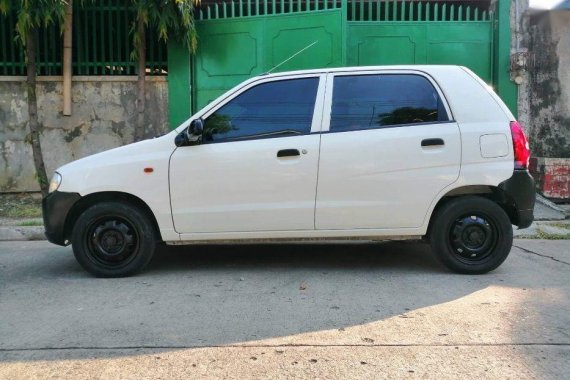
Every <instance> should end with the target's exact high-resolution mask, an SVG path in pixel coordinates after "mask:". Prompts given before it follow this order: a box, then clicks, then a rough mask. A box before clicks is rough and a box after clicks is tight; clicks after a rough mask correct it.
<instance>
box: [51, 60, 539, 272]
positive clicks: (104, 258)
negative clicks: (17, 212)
mask: <svg viewBox="0 0 570 380" xmlns="http://www.w3.org/2000/svg"><path fill="white" fill-rule="evenodd" d="M529 157H530V152H529V148H528V142H527V139H526V136H525V134H524V132H523V130H522V128H521V126H520V125H519V123H518V122H517V121H516V120H515V118H514V116H513V115H512V113H511V112H510V111H509V109H508V108H507V107H506V106H505V104H504V103H503V102H502V101H501V99H500V98H499V97H498V96H497V95H496V94H495V93H494V92H493V90H492V89H491V88H490V87H489V86H487V85H486V84H485V83H484V82H483V81H482V80H481V79H480V78H478V77H477V76H476V75H475V74H474V73H473V72H471V71H470V70H469V69H467V68H465V67H460V66H378V67H345V68H336V69H320V70H305V71H295V72H284V73H279V74H270V75H260V76H257V77H254V78H252V79H250V80H247V81H245V82H243V83H241V84H239V85H238V86H236V87H235V88H233V89H231V90H230V91H228V92H226V93H225V94H223V95H222V96H220V97H219V98H217V99H215V100H214V101H212V102H211V103H210V104H209V105H208V106H206V107H205V108H203V109H202V110H200V111H199V112H198V113H196V114H195V115H193V116H192V117H191V118H190V119H189V120H188V121H186V122H185V123H183V124H182V125H181V126H179V127H178V128H176V129H175V130H173V131H172V132H170V133H168V134H166V135H164V136H161V137H158V138H155V139H152V140H146V141H142V142H139V143H134V144H130V145H127V146H123V147H120V148H116V149H112V150H109V151H106V152H102V153H99V154H95V155H92V156H89V157H86V158H83V159H80V160H77V161H75V162H72V163H69V164H67V165H64V166H62V167H60V168H58V169H57V170H56V172H55V174H54V176H53V178H52V181H51V184H50V194H49V195H48V196H47V197H45V198H44V200H43V212H44V224H45V228H46V236H47V237H48V239H49V241H50V242H52V243H55V244H59V245H68V244H71V245H72V247H73V252H74V255H75V257H76V258H77V260H78V262H79V263H80V264H81V265H82V266H83V267H84V268H85V269H86V270H87V271H89V272H90V273H92V274H93V275H95V276H100V277H118V276H128V275H132V274H134V273H137V272H139V271H141V270H142V269H143V268H144V267H145V266H146V265H147V264H148V262H149V261H150V259H151V258H152V256H153V253H154V251H155V247H156V245H157V243H159V242H164V243H166V244H193V243H204V242H212V243H215V242H221V241H223V242H224V243H227V242H233V241H235V242H239V241H248V242H266V241H295V240H311V239H314V240H323V239H324V240H326V239H344V238H345V239H352V240H354V239H362V240H385V239H426V240H427V241H429V242H430V244H431V248H432V251H433V252H434V254H435V255H436V256H437V257H438V258H439V259H440V260H441V262H442V263H443V264H445V265H446V266H447V267H448V268H450V269H451V270H453V271H456V272H459V273H469V274H479V273H486V272H488V271H491V270H493V269H495V268H497V267H498V266H499V265H501V263H502V262H503V261H504V260H505V259H506V258H507V256H508V254H509V252H510V249H511V246H512V240H513V227H512V226H513V225H515V226H518V228H526V227H528V226H529V225H530V224H531V223H532V221H533V207H534V202H535V190H534V181H533V179H532V177H531V176H530V175H529V173H528V162H529Z"/></svg>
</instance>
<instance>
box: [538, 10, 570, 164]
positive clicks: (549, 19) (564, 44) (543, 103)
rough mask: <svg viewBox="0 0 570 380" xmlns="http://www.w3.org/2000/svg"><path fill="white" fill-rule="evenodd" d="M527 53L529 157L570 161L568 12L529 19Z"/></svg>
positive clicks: (569, 17) (569, 27)
mask: <svg viewBox="0 0 570 380" xmlns="http://www.w3.org/2000/svg"><path fill="white" fill-rule="evenodd" d="M529 50H530V52H531V57H532V58H533V59H532V61H533V62H531V66H530V70H529V74H530V75H529V83H530V91H529V109H530V115H529V119H530V120H529V124H528V131H529V135H530V136H529V137H530V144H531V151H532V154H533V156H535V157H550V158H570V10H555V11H550V12H542V13H538V14H535V15H533V16H531V18H530V42H529Z"/></svg>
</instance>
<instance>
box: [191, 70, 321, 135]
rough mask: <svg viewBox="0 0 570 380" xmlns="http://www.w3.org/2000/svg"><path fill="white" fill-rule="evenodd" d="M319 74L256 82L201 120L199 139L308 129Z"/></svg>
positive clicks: (308, 130) (307, 130)
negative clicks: (255, 84)
mask: <svg viewBox="0 0 570 380" xmlns="http://www.w3.org/2000/svg"><path fill="white" fill-rule="evenodd" d="M318 85H319V78H302V79H289V80H282V81H275V82H267V83H262V84H259V85H257V86H255V87H253V88H250V89H249V90H247V91H245V92H244V93H242V94H240V95H238V96H237V97H235V98H234V99H232V100H230V101H229V102H228V103H226V104H225V105H223V106H222V107H221V108H219V109H218V110H217V111H216V112H214V113H213V114H212V115H210V116H209V117H208V118H207V119H206V120H205V121H204V132H203V134H202V141H203V142H206V143H208V142H222V141H239V140H245V139H248V138H264V137H265V138H269V137H281V136H294V135H303V134H308V133H310V132H311V123H312V120H313V110H314V107H315V99H316V96H317V88H318Z"/></svg>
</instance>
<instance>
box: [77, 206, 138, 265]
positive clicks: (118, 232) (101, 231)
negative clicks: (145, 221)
mask: <svg viewBox="0 0 570 380" xmlns="http://www.w3.org/2000/svg"><path fill="white" fill-rule="evenodd" d="M86 237H87V248H88V249H87V252H88V255H89V258H90V259H91V260H92V261H94V262H96V263H98V264H100V265H104V266H106V267H112V268H116V267H121V266H124V265H126V264H128V263H129V262H131V261H132V260H133V259H134V257H135V256H136V254H137V252H138V250H139V235H138V232H137V230H136V228H135V227H134V225H133V223H132V222H131V221H129V220H128V219H126V218H123V217H119V216H107V217H103V218H99V219H97V220H95V221H94V222H93V223H91V224H90V226H89V228H88V229H87V235H86Z"/></svg>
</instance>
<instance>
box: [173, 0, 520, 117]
mask: <svg viewBox="0 0 570 380" xmlns="http://www.w3.org/2000/svg"><path fill="white" fill-rule="evenodd" d="M497 7H498V8H497V9H498V11H499V13H500V14H498V15H497V16H496V15H494V14H493V13H492V12H489V11H488V10H487V9H483V8H478V7H476V6H473V5H470V6H463V5H459V4H453V3H452V2H450V3H445V2H434V1H427V0H353V1H347V0H310V1H305V0H245V1H244V0H239V1H237V2H236V1H230V2H223V3H220V4H213V5H209V6H206V7H205V8H203V9H202V10H201V11H199V12H198V13H197V18H198V21H197V28H198V36H199V42H198V45H199V48H198V51H197V53H196V55H195V56H194V57H189V56H188V53H187V52H184V51H183V50H182V49H181V48H179V47H177V46H176V45H174V44H171V45H170V46H169V50H168V51H169V62H168V67H169V81H171V84H170V85H169V89H170V102H169V104H170V123H171V127H172V128H175V127H176V126H178V125H179V124H180V123H181V122H182V121H184V120H185V119H186V118H187V117H188V116H189V115H190V113H191V112H190V109H191V110H192V111H197V110H198V109H200V108H201V107H203V106H205V105H206V104H207V103H208V102H210V101H211V100H213V99H215V98H216V97H217V96H219V95H220V94H222V93H223V92H224V91H226V90H228V89H230V88H231V87H233V86H234V85H236V84H238V83H239V82H241V81H243V80H245V79H248V78H250V77H252V76H255V75H258V74H261V73H263V72H267V71H268V70H270V69H272V68H273V67H274V66H275V65H277V64H279V63H280V62H282V61H284V60H286V59H287V58H289V57H291V56H292V55H294V54H295V53H297V52H299V51H301V50H303V49H305V48H307V47H308V48H307V49H306V50H303V51H302V53H300V54H298V55H296V56H295V57H294V58H292V59H291V60H289V61H287V62H286V63H285V64H283V65H282V66H279V67H278V69H277V70H276V71H287V70H296V69H309V68H321V67H338V66H364V65H390V64H454V65H463V66H467V67H469V68H471V69H472V70H473V71H474V72H476V73H477V74H478V75H479V76H481V77H482V78H483V79H484V80H485V81H487V82H488V83H489V84H491V85H494V86H495V88H496V89H497V90H498V92H499V95H501V96H502V97H503V99H504V100H505V101H506V102H507V104H508V105H509V107H510V108H511V110H513V111H514V112H515V113H516V87H515V86H514V84H512V82H510V80H509V72H508V62H509V55H510V29H509V26H508V23H509V14H508V12H509V9H510V8H509V1H508V0H499V3H498V5H497ZM185 99H187V101H185Z"/></svg>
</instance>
